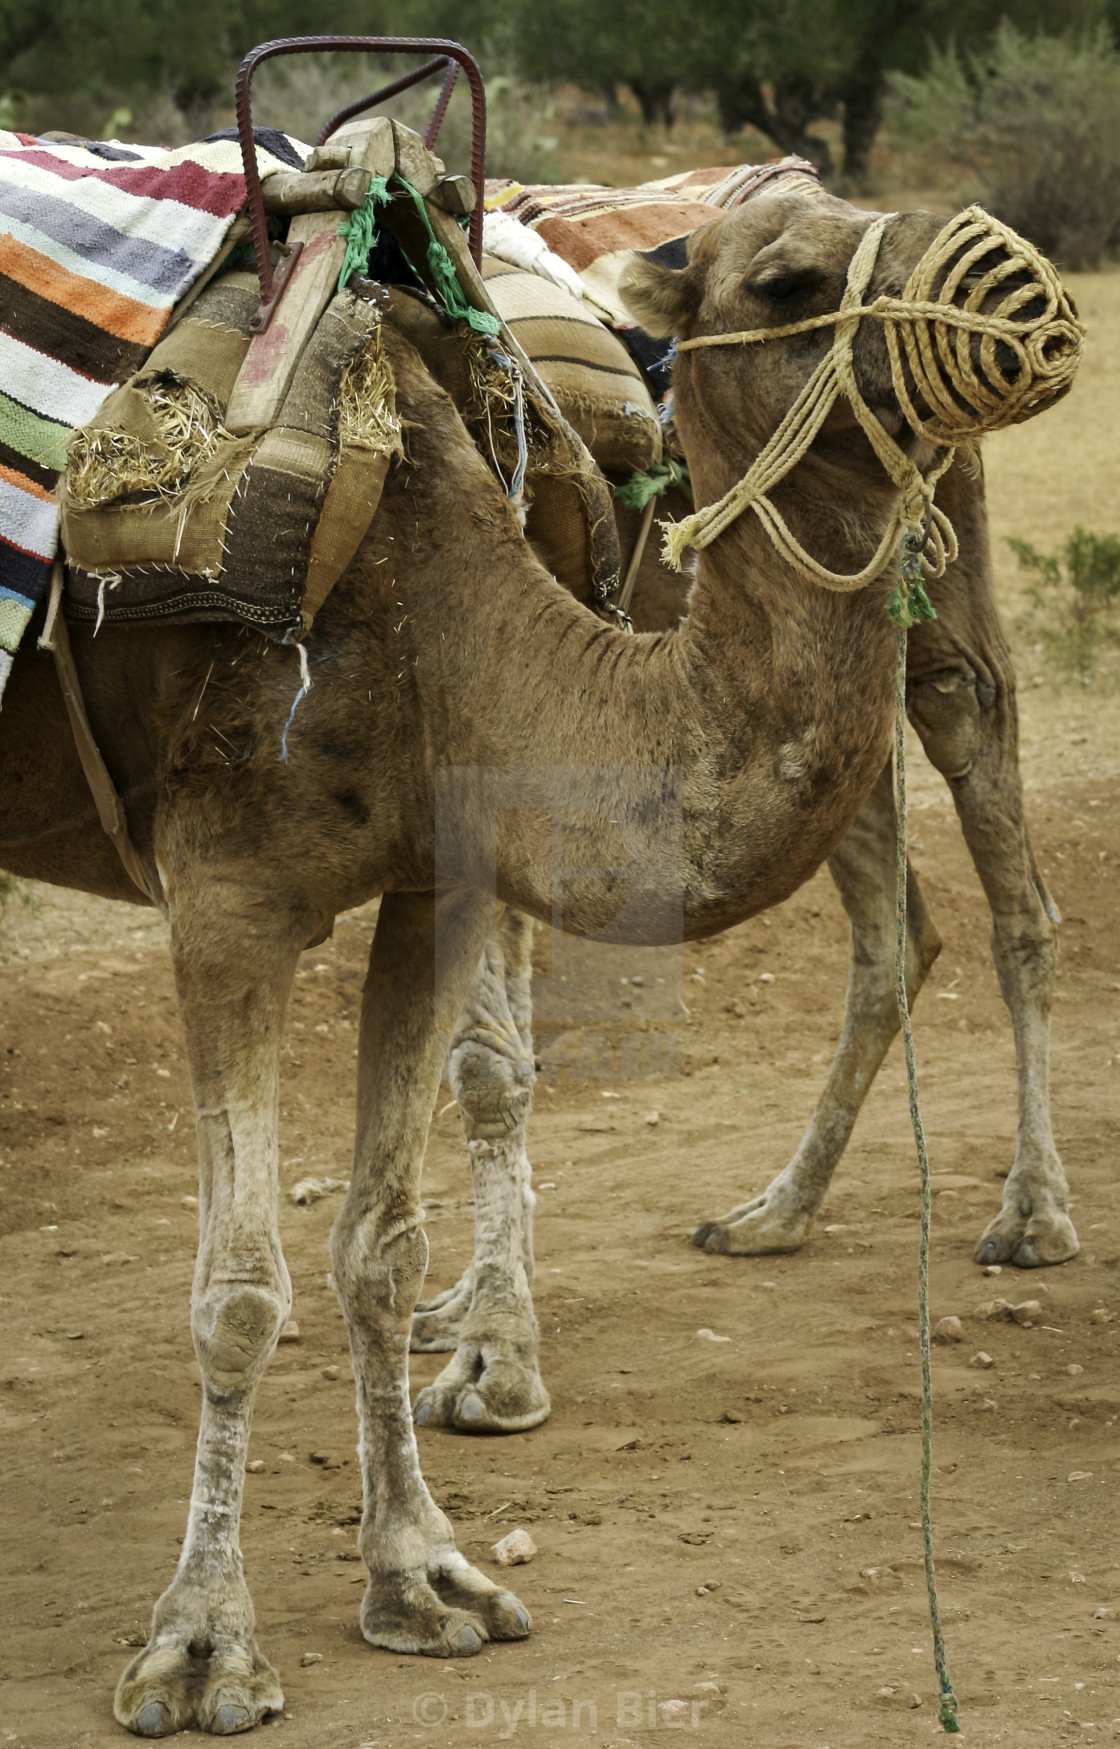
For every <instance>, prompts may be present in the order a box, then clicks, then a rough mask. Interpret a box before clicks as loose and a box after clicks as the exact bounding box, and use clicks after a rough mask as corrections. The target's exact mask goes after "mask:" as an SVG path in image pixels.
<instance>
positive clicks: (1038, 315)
mask: <svg viewBox="0 0 1120 1749" xmlns="http://www.w3.org/2000/svg"><path fill="white" fill-rule="evenodd" d="M897 216H898V215H897V214H896V213H883V214H882V215H881V216H880V217H878V218H876V219H875V220H874V221H873V223H872V224H871V225H869V226H868V228H867V230H866V231H865V232H864V234H863V237H862V238H861V239H860V243H859V246H858V247H857V249H856V252H855V254H854V255H853V256H852V259H851V262H850V264H849V267H848V276H847V284H846V286H845V288H844V296H843V298H842V299H841V302H840V308H839V309H838V310H830V311H828V312H826V313H825V314H824V315H820V316H810V317H807V318H806V319H805V320H804V321H801V322H790V323H787V324H786V325H785V326H783V327H778V328H753V329H749V330H747V331H745V332H742V333H737V334H702V335H697V336H696V337H694V338H693V339H690V340H678V341H677V351H678V353H681V352H689V351H694V350H698V349H699V348H701V347H709V346H745V345H752V344H755V343H761V342H765V341H770V340H782V339H786V338H787V337H788V336H790V335H793V334H805V333H808V332H809V331H810V330H812V329H814V328H825V327H831V326H834V327H835V329H836V333H835V336H834V339H833V342H832V345H831V347H830V348H829V350H828V352H827V353H826V354H825V356H824V358H823V359H822V360H821V362H820V364H819V365H818V366H817V368H816V370H815V371H814V372H813V374H812V376H811V377H810V378H809V380H808V382H807V383H806V384H805V386H804V388H803V389H802V390H801V393H800V394H799V395H798V397H797V399H796V401H795V402H794V403H793V406H792V407H791V408H790V410H789V412H788V413H787V414H786V416H785V418H784V419H783V420H782V422H781V424H780V425H779V426H778V429H777V430H776V431H775V433H774V435H773V437H771V439H770V441H769V442H768V443H767V444H766V446H765V447H764V448H763V450H762V451H761V452H760V454H759V455H758V457H757V458H756V460H755V461H754V463H753V465H752V466H751V468H750V469H749V470H748V472H747V473H746V474H745V475H744V477H743V478H742V479H741V480H740V481H739V483H738V485H735V486H733V487H732V488H731V490H730V491H729V492H726V493H725V494H724V496H723V497H722V498H720V499H719V500H718V502H716V503H715V504H709V505H707V506H705V508H704V509H702V510H698V511H697V512H696V513H695V514H694V515H692V516H688V517H685V519H684V520H683V521H682V522H675V523H667V524H665V525H664V527H665V541H664V557H665V561H666V563H667V564H669V565H671V566H672V568H673V569H674V570H678V571H679V570H680V565H681V556H682V554H683V552H684V549H685V548H686V547H693V548H695V549H696V550H697V551H699V550H701V549H702V548H704V547H706V546H709V545H710V544H711V542H712V541H714V540H715V539H716V538H717V537H718V536H719V535H721V534H722V533H723V532H724V530H725V529H726V528H728V527H729V526H730V525H731V523H732V522H734V521H735V519H736V518H737V517H739V516H741V515H742V513H743V511H744V510H748V509H749V510H753V511H754V513H755V515H756V516H757V517H758V519H759V521H760V522H761V523H762V526H763V527H764V528H765V530H766V532H767V534H768V535H769V537H770V540H771V541H772V542H773V544H774V546H775V548H776V549H777V551H778V552H779V553H780V554H781V556H782V557H783V558H784V559H785V560H786V561H787V562H788V563H789V564H790V565H792V566H793V567H794V569H795V570H797V571H799V572H800V573H801V575H802V576H803V577H807V578H808V579H810V580H811V581H812V582H815V583H819V584H821V585H822V586H823V587H824V588H826V589H833V590H839V591H843V592H847V591H849V590H854V589H863V588H866V586H867V585H868V584H869V583H871V582H873V581H874V580H875V579H876V578H877V577H879V576H881V575H882V574H883V571H884V570H885V569H886V567H887V564H888V563H889V562H890V561H891V559H892V558H893V556H894V555H895V554H896V553H897V552H898V550H899V543H900V540H901V538H902V537H903V535H906V536H907V537H908V539H909V544H910V545H911V548H912V549H914V550H916V551H917V550H920V554H921V557H920V564H921V569H922V570H923V571H924V572H925V574H926V575H927V576H930V577H940V576H942V575H943V574H944V571H945V567H946V566H947V565H949V564H951V563H952V562H953V560H954V559H955V558H956V556H957V541H956V536H955V535H954V533H953V527H952V524H951V523H950V521H949V519H948V517H947V516H946V515H945V513H944V511H942V510H941V509H939V508H938V506H937V505H936V504H935V503H934V502H933V494H934V490H935V488H936V486H937V482H938V480H939V479H940V478H941V476H942V475H943V474H944V473H945V472H946V471H947V470H948V468H949V467H950V466H951V465H952V461H953V457H954V455H955V454H956V451H957V448H958V447H959V446H961V445H975V444H976V443H977V441H978V440H979V438H980V437H981V436H983V435H984V433H985V432H988V431H998V430H1000V429H1001V428H1002V427H1004V426H1007V425H1015V424H1018V423H1020V422H1021V421H1022V420H1024V419H1029V418H1031V417H1032V416H1033V415H1034V414H1035V413H1039V412H1041V411H1042V410H1043V409H1044V408H1046V407H1049V406H1051V405H1052V404H1053V402H1055V401H1057V400H1059V399H1060V398H1061V396H1062V395H1064V394H1065V393H1066V392H1067V390H1068V389H1069V387H1070V385H1071V383H1072V381H1073V378H1074V374H1075V373H1076V370H1077V366H1078V364H1079V363H1080V360H1081V354H1082V349H1083V346H1084V338H1085V330H1084V328H1083V327H1082V324H1081V322H1080V321H1079V319H1078V315H1077V311H1076V308H1075V306H1074V304H1073V300H1072V299H1071V298H1070V297H1069V294H1068V293H1067V292H1066V291H1065V289H1064V287H1063V285H1062V283H1061V280H1060V279H1059V277H1058V274H1057V272H1056V270H1055V268H1054V267H1053V266H1052V264H1051V263H1050V262H1049V261H1047V259H1046V257H1045V256H1044V255H1042V254H1041V253H1040V252H1039V250H1037V249H1036V248H1035V247H1034V245H1033V243H1028V242H1027V240H1026V239H1025V238H1024V237H1020V236H1019V235H1018V233H1017V232H1015V231H1013V230H1011V229H1010V227H1009V226H1007V225H1004V224H1001V222H1000V221H999V219H997V218H994V217H993V216H992V214H991V213H986V212H984V211H983V210H982V209H981V208H980V207H975V206H973V207H968V208H966V210H965V211H964V212H961V213H958V214H957V215H956V217H955V218H952V219H950V221H949V223H948V224H947V225H945V226H944V228H943V229H942V230H941V231H940V232H939V233H938V235H937V236H936V237H935V238H934V240H933V242H932V243H931V244H930V246H929V248H928V249H927V250H926V251H925V253H924V254H923V255H922V257H921V258H920V260H919V261H918V263H917V265H916V267H915V268H914V270H913V272H912V273H911V275H910V278H909V280H908V281H907V283H906V286H905V288H904V290H903V292H902V295H901V297H890V296H882V297H878V298H876V299H875V301H874V302H873V303H870V304H865V303H864V302H863V298H864V294H865V292H866V290H867V287H868V285H869V283H870V281H871V275H872V273H873V271H874V268H875V263H876V261H877V260H878V257H879V250H880V246H881V244H882V241H883V237H884V234H885V232H886V229H887V226H888V225H889V224H890V223H891V221H892V219H895V218H897ZM993 298H994V299H997V300H998V301H997V302H996V303H995V305H994V307H993V308H987V309H986V308H985V307H984V306H985V305H988V304H991V303H992V300H993ZM867 317H870V318H872V319H874V320H875V321H879V322H882V323H883V325H884V334H885V339H886V344H887V356H888V358H889V361H890V371H891V383H892V387H893V389H894V394H895V397H896V399H897V401H898V405H899V408H900V410H901V412H902V415H903V417H904V419H905V420H906V423H907V425H908V426H909V427H910V429H911V431H913V432H914V433H915V435H916V436H918V437H921V438H924V439H925V440H926V441H927V442H928V443H932V444H934V445H936V446H937V448H938V449H940V450H941V451H942V454H940V455H939V456H938V457H937V459H936V460H935V461H934V463H933V465H932V466H931V467H930V468H929V469H928V471H927V472H926V473H924V474H923V472H922V470H921V469H920V468H919V467H918V465H917V463H916V462H915V461H913V460H912V459H911V458H910V457H909V456H908V455H906V453H905V451H904V450H902V449H901V448H900V447H899V445H898V444H897V443H896V442H895V440H894V438H893V437H891V435H890V434H889V432H887V431H886V430H885V429H884V427H883V425H882V424H881V423H880V421H879V420H878V419H877V418H876V417H875V414H874V413H873V412H872V410H871V408H870V407H869V406H868V404H867V402H866V401H865V400H864V398H863V395H862V394H861V392H860V389H859V386H858V384H857V382H856V375H855V366H854V362H853V348H854V345H855V338H856V334H857V333H858V331H859V325H860V323H861V322H862V321H863V320H864V319H865V318H867ZM977 336H978V337H979V346H978V347H976V351H977V353H978V356H977V357H976V358H974V357H973V350H974V342H975V339H976V337H977ZM841 395H843V396H845V397H846V398H847V400H848V402H849V404H850V406H851V409H852V412H853V414H854V415H855V418H856V420H857V422H858V423H859V425H860V427H861V429H862V430H863V432H864V434H865V436H866V437H867V439H868V441H869V442H870V444H871V447H872V449H873V450H874V451H875V454H876V456H877V457H878V458H879V461H880V463H881V465H882V467H883V468H884V470H885V472H886V473H887V475H888V476H889V478H890V479H891V481H892V482H893V483H894V485H895V486H897V487H898V489H899V493H900V497H899V501H898V503H897V505H896V506H895V510H894V512H893V514H892V516H891V519H890V522H889V524H888V526H887V528H886V530H885V532H884V534H883V538H882V540H881V541H880V542H879V545H878V547H877V549H876V551H875V554H874V556H873V557H872V558H871V559H870V560H869V561H868V563H867V564H866V565H865V566H864V567H863V569H862V570H861V571H858V572H856V573H854V574H852V575H844V574H842V573H840V572H837V571H831V570H829V568H828V567H827V566H826V565H823V564H821V563H820V562H819V560H817V559H815V558H813V557H812V555H811V554H810V553H807V552H806V551H805V548H804V547H803V546H802V545H801V543H800V541H799V540H798V539H797V538H796V536H795V535H794V534H793V533H792V532H791V530H790V528H789V527H788V525H787V523H786V522H785V519H784V518H783V517H782V515H781V513H780V511H779V510H777V508H776V507H775V506H774V504H773V503H772V502H771V500H770V497H769V494H770V492H772V491H773V489H774V487H775V486H776V485H777V484H778V482H779V481H780V480H783V479H784V478H785V476H786V475H787V474H788V473H790V472H791V471H792V469H793V468H795V467H796V465H797V463H798V462H799V461H801V460H802V459H803V457H804V456H805V455H806V454H807V453H808V450H809V448H810V446H811V445H812V443H813V441H814V439H815V438H816V437H817V435H818V433H819V432H820V430H821V427H822V426H823V424H824V422H825V420H826V419H827V417H828V415H829V413H830V412H831V411H832V408H833V407H834V406H835V404H836V401H837V400H838V399H839V397H840V396H841ZM915 402H921V403H922V405H923V406H924V408H925V409H926V411H925V412H924V413H919V412H918V410H917V407H916V406H915ZM919 536H920V540H919V539H918V537H919Z"/></svg>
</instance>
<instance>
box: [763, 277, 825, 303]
mask: <svg viewBox="0 0 1120 1749" xmlns="http://www.w3.org/2000/svg"><path fill="white" fill-rule="evenodd" d="M814 284H815V276H814V275H813V274H811V273H804V272H801V273H793V272H790V273H774V274H770V275H768V276H767V278H766V279H763V280H759V281H758V282H757V283H756V285H755V287H754V289H755V291H756V292H757V293H758V295H759V296H760V297H762V298H765V299H766V300H767V301H768V302H769V303H775V304H786V303H789V302H790V300H791V299H792V298H796V297H798V296H799V295H801V294H802V293H804V292H807V291H810V290H811V289H812V287H813V285H814Z"/></svg>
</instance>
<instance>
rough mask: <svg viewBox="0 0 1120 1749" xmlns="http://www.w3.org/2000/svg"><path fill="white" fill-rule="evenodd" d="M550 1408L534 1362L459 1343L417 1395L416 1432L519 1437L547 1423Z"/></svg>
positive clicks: (547, 1396)
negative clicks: (455, 1430)
mask: <svg viewBox="0 0 1120 1749" xmlns="http://www.w3.org/2000/svg"><path fill="white" fill-rule="evenodd" d="M551 1408H552V1403H551V1400H550V1398H549V1395H548V1392H547V1391H546V1390H545V1388H544V1383H543V1381H542V1379H541V1375H540V1371H539V1369H538V1367H537V1362H536V1358H535V1357H533V1358H532V1359H529V1360H522V1359H518V1358H516V1357H514V1356H511V1355H508V1354H494V1353H493V1350H492V1348H491V1347H490V1345H489V1344H481V1343H463V1344H462V1346H461V1347H460V1348H459V1349H458V1350H457V1352H456V1355H455V1358H454V1360H452V1361H450V1362H449V1363H448V1365H447V1366H445V1367H444V1369H443V1371H442V1372H441V1373H440V1375H439V1377H438V1378H437V1379H436V1380H435V1381H434V1382H433V1383H432V1384H430V1385H426V1386H425V1388H424V1389H423V1390H422V1391H421V1392H420V1393H419V1395H418V1396H417V1398H416V1403H415V1405H414V1407H413V1411H412V1418H413V1420H414V1421H415V1422H416V1425H417V1426H418V1427H456V1428H458V1430H459V1432H460V1433H524V1432H525V1431H526V1430H527V1429H528V1428H530V1427H539V1426H540V1424H541V1422H542V1421H544V1420H547V1418H548V1413H549V1410H550V1409H551Z"/></svg>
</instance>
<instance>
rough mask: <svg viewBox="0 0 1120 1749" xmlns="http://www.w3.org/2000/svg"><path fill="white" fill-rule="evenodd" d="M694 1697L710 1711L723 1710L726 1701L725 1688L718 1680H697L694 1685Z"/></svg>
mask: <svg viewBox="0 0 1120 1749" xmlns="http://www.w3.org/2000/svg"><path fill="white" fill-rule="evenodd" d="M692 1697H693V1699H694V1700H698V1701H699V1702H700V1705H701V1706H702V1707H705V1708H706V1709H707V1710H708V1711H709V1712H713V1713H718V1712H722V1711H723V1708H724V1706H725V1705H726V1701H725V1698H724V1693H723V1689H722V1688H721V1687H720V1685H719V1683H718V1682H696V1683H693V1686H692Z"/></svg>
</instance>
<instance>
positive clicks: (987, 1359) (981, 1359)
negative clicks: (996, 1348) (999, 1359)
mask: <svg viewBox="0 0 1120 1749" xmlns="http://www.w3.org/2000/svg"><path fill="white" fill-rule="evenodd" d="M968 1364H969V1366H982V1367H988V1366H995V1364H996V1363H995V1361H994V1360H993V1359H992V1357H991V1355H990V1354H985V1353H984V1350H983V1349H982V1348H981V1349H979V1350H978V1351H977V1353H976V1354H974V1355H973V1357H972V1359H971V1360H970V1361H969V1363H968Z"/></svg>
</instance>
